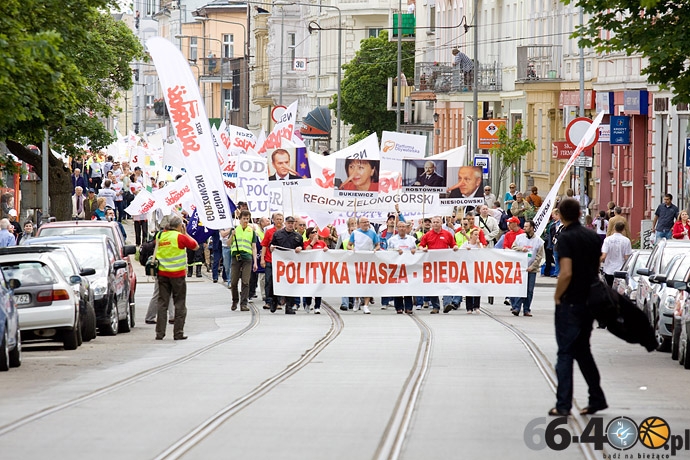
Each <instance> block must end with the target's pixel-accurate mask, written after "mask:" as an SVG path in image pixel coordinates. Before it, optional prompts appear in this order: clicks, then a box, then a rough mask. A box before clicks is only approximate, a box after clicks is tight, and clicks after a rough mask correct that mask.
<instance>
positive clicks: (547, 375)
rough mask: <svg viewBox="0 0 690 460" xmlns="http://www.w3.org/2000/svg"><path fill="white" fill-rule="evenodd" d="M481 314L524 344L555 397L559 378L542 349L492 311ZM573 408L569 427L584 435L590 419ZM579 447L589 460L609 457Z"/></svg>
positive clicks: (590, 449) (576, 407)
mask: <svg viewBox="0 0 690 460" xmlns="http://www.w3.org/2000/svg"><path fill="white" fill-rule="evenodd" d="M481 312H482V313H483V314H485V315H486V316H488V317H489V318H491V319H492V320H494V321H496V322H497V323H498V324H500V325H501V326H503V327H504V328H506V329H507V330H508V331H509V332H510V333H511V334H513V335H514V336H515V338H517V339H518V340H519V341H520V343H522V345H523V346H524V347H525V348H526V349H527V352H528V353H529V355H530V357H531V358H532V360H533V361H534V363H535V364H536V366H537V368H538V369H539V372H540V373H541V374H542V376H543V377H544V379H545V380H546V383H547V384H548V385H549V388H551V391H553V393H554V395H555V394H556V389H557V388H558V378H557V377H556V371H555V370H554V367H553V365H552V364H551V361H549V359H548V358H547V357H546V356H545V355H544V353H543V352H542V351H541V349H539V347H538V346H537V345H536V344H535V343H534V342H533V341H532V339H530V338H529V337H528V336H527V334H525V333H524V332H522V331H521V330H520V329H518V328H517V327H515V326H513V325H512V324H510V323H508V322H507V321H505V320H503V319H501V318H500V317H498V316H496V315H495V314H494V313H493V312H491V311H490V310H487V309H485V308H482V309H481ZM573 408H574V411H573V413H572V414H571V415H570V417H568V425H570V426H571V427H572V428H573V430H574V431H576V432H578V433H582V432H583V430H584V428H585V426H587V423H588V419H587V418H586V417H584V416H582V415H580V414H579V412H580V407H578V406H577V404H575V403H574V404H573ZM578 446H579V447H580V450H581V451H582V454H583V455H584V457H585V458H586V459H587V460H595V459H599V458H601V457H602V453H603V454H605V455H607V452H606V450H604V451H603V452H601V451H599V452H598V451H596V450H594V448H593V447H592V446H591V445H590V444H588V443H580V444H578Z"/></svg>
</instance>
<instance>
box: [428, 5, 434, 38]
mask: <svg viewBox="0 0 690 460" xmlns="http://www.w3.org/2000/svg"><path fill="white" fill-rule="evenodd" d="M429 33H430V34H435V33H436V5H430V6H429Z"/></svg>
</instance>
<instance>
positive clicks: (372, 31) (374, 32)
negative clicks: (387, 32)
mask: <svg viewBox="0 0 690 460" xmlns="http://www.w3.org/2000/svg"><path fill="white" fill-rule="evenodd" d="M382 30H383V29H382V28H381V27H370V28H369V29H368V30H367V34H368V35H367V36H368V37H369V38H376V37H378V36H379V34H380V33H381V31H382Z"/></svg>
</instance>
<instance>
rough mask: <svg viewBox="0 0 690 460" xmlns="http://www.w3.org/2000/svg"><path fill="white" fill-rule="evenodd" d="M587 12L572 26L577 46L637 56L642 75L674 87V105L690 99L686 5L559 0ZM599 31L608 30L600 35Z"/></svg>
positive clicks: (663, 0) (689, 12)
mask: <svg viewBox="0 0 690 460" xmlns="http://www.w3.org/2000/svg"><path fill="white" fill-rule="evenodd" d="M563 2H564V3H565V4H569V3H574V4H576V5H577V6H581V7H582V8H583V9H584V12H585V14H588V15H589V21H588V22H587V23H586V24H585V25H583V26H578V27H577V28H576V31H575V34H574V36H575V37H577V38H579V39H580V41H579V43H580V45H581V46H583V47H592V48H594V49H595V50H596V51H597V52H598V53H603V54H608V53H617V52H624V53H627V54H629V55H630V54H638V53H639V54H641V55H642V56H643V57H645V58H647V59H648V60H649V62H648V65H647V67H645V68H644V69H643V70H642V73H643V74H645V75H647V79H648V81H649V82H650V83H652V84H659V85H660V87H661V88H662V89H668V88H673V91H674V93H675V94H676V96H675V97H674V98H673V102H674V103H678V102H690V67H688V66H687V65H686V62H687V60H688V58H689V57H690V32H689V31H690V3H689V2H677V1H671V0H642V1H639V0H577V1H573V0H563ZM603 31H608V32H606V33H604V32H603ZM609 32H610V33H609Z"/></svg>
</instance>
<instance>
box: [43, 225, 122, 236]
mask: <svg viewBox="0 0 690 460" xmlns="http://www.w3.org/2000/svg"><path fill="white" fill-rule="evenodd" d="M60 235H105V236H109V237H111V238H112V237H113V229H112V228H110V227H96V226H93V227H89V226H86V225H84V226H79V227H45V228H42V229H41V234H40V236H60Z"/></svg>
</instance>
